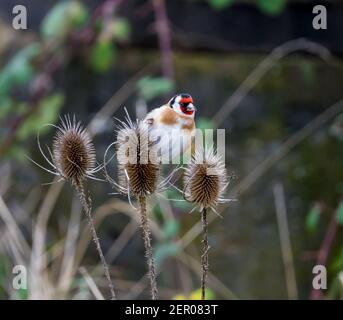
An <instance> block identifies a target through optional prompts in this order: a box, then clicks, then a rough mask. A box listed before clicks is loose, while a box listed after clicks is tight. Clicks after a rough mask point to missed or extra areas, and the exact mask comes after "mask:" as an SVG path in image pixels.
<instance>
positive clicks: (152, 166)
mask: <svg viewBox="0 0 343 320" xmlns="http://www.w3.org/2000/svg"><path fill="white" fill-rule="evenodd" d="M118 121H119V123H120V125H119V128H118V130H117V140H116V141H115V142H114V143H112V144H111V145H113V144H115V145H116V151H117V160H118V177H119V180H118V183H116V182H115V181H114V180H113V179H112V178H110V177H109V176H108V179H109V181H110V183H112V184H113V185H114V186H115V187H116V188H117V189H118V190H119V191H120V192H121V193H123V194H125V195H127V196H128V199H129V202H131V201H130V196H131V195H133V196H135V197H136V198H137V200H138V203H139V212H140V215H141V227H142V231H143V242H144V246H145V256H146V258H147V264H148V269H149V278H150V289H151V290H150V291H151V297H152V299H153V300H155V299H157V298H158V290H157V282H156V268H155V262H154V258H153V250H152V245H151V232H150V227H149V218H148V213H147V205H146V201H147V197H148V196H149V195H151V194H153V193H155V192H158V191H161V190H162V189H163V188H164V187H165V185H166V184H167V183H168V181H169V179H170V177H171V175H170V176H169V177H167V179H165V180H164V181H161V180H160V160H159V155H158V150H157V141H150V139H149V138H150V137H149V127H148V125H147V124H146V123H144V122H142V121H138V120H136V121H135V122H134V121H132V120H131V119H130V117H129V115H128V113H127V111H126V121H125V122H124V121H121V120H118ZM111 145H110V146H109V147H108V149H109V148H110V147H111ZM108 149H107V150H106V153H107V151H108ZM106 153H105V159H106ZM104 162H106V161H104Z"/></svg>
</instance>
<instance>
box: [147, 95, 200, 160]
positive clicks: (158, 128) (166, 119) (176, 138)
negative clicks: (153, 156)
mask: <svg viewBox="0 0 343 320" xmlns="http://www.w3.org/2000/svg"><path fill="white" fill-rule="evenodd" d="M196 110H197V109H196V107H195V106H194V104H193V98H192V97H191V96H190V95H189V94H187V93H181V94H177V95H175V96H174V97H173V98H171V99H170V100H169V101H168V103H167V104H165V105H162V106H161V107H159V108H156V109H154V110H152V111H151V112H149V113H148V114H147V116H146V117H145V119H144V122H145V123H147V124H148V125H149V129H150V135H151V136H152V137H153V139H155V140H156V141H158V143H159V146H160V150H161V155H162V158H163V159H164V160H165V161H168V160H170V159H171V160H173V159H175V158H176V157H178V156H179V155H182V154H183V153H184V152H185V151H186V150H188V149H189V147H190V146H191V142H192V137H193V136H194V134H195V121H194V116H195V112H196ZM170 157H171V158H170Z"/></svg>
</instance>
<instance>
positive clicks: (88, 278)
mask: <svg viewBox="0 0 343 320" xmlns="http://www.w3.org/2000/svg"><path fill="white" fill-rule="evenodd" d="M79 270H80V273H81V274H82V276H83V277H84V279H85V280H86V283H87V285H88V287H89V289H90V290H91V291H92V293H93V295H94V297H95V298H96V299H97V300H105V298H104V296H103V295H102V294H101V292H100V290H99V288H98V287H97V285H96V284H95V281H94V280H93V278H92V277H91V276H90V274H89V273H88V271H87V270H86V268H84V267H80V269H79Z"/></svg>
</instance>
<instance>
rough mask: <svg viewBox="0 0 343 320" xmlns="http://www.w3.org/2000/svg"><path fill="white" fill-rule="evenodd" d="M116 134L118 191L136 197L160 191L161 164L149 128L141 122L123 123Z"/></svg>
mask: <svg viewBox="0 0 343 320" xmlns="http://www.w3.org/2000/svg"><path fill="white" fill-rule="evenodd" d="M120 123H121V126H120V128H119V130H118V133H117V141H116V147H117V160H118V177H119V189H120V191H121V192H122V193H124V194H127V195H130V193H131V194H133V195H134V196H136V197H140V196H147V195H149V194H152V193H154V192H155V191H156V190H159V189H160V187H161V184H160V180H159V178H160V161H159V156H158V152H157V148H156V144H155V143H154V142H153V141H150V140H149V127H148V125H147V124H146V123H144V122H142V121H138V120H137V121H136V122H133V121H131V119H130V118H129V117H128V116H127V121H126V122H122V121H120Z"/></svg>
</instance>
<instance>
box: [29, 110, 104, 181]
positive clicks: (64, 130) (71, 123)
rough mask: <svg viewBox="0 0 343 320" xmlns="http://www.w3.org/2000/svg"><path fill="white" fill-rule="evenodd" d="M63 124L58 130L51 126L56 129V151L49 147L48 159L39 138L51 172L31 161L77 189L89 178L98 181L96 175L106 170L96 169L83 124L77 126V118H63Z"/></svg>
mask: <svg viewBox="0 0 343 320" xmlns="http://www.w3.org/2000/svg"><path fill="white" fill-rule="evenodd" d="M60 121H61V123H60V125H59V126H56V125H53V124H48V125H49V126H52V127H54V128H56V129H57V132H56V134H55V137H54V142H53V150H52V151H51V149H50V148H49V147H47V150H48V153H49V156H47V155H46V154H45V153H44V151H43V149H42V146H41V144H40V141H39V135H38V136H37V141H38V148H39V151H40V152H41V154H42V155H43V157H44V159H45V160H46V161H47V163H48V164H49V165H50V166H51V168H49V169H48V168H45V167H43V166H42V165H40V164H38V163H37V162H35V161H33V160H32V159H30V160H31V161H32V162H33V163H35V164H36V165H38V166H39V167H40V168H42V169H43V170H45V171H47V172H49V173H51V174H53V175H55V176H57V177H59V178H60V180H68V181H70V182H71V183H72V184H74V185H75V184H79V183H80V182H82V181H83V180H84V179H86V178H89V179H94V180H99V179H97V178H96V177H94V174H95V173H97V172H98V171H100V170H101V169H102V168H103V166H100V165H99V166H97V167H96V166H95V164H96V160H95V149H94V145H93V143H92V140H91V138H90V137H89V135H88V133H87V131H86V130H85V129H84V128H83V127H82V125H81V122H76V118H75V116H74V117H73V119H71V118H70V116H68V115H66V116H65V117H64V119H63V118H60ZM60 180H59V181H60Z"/></svg>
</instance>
